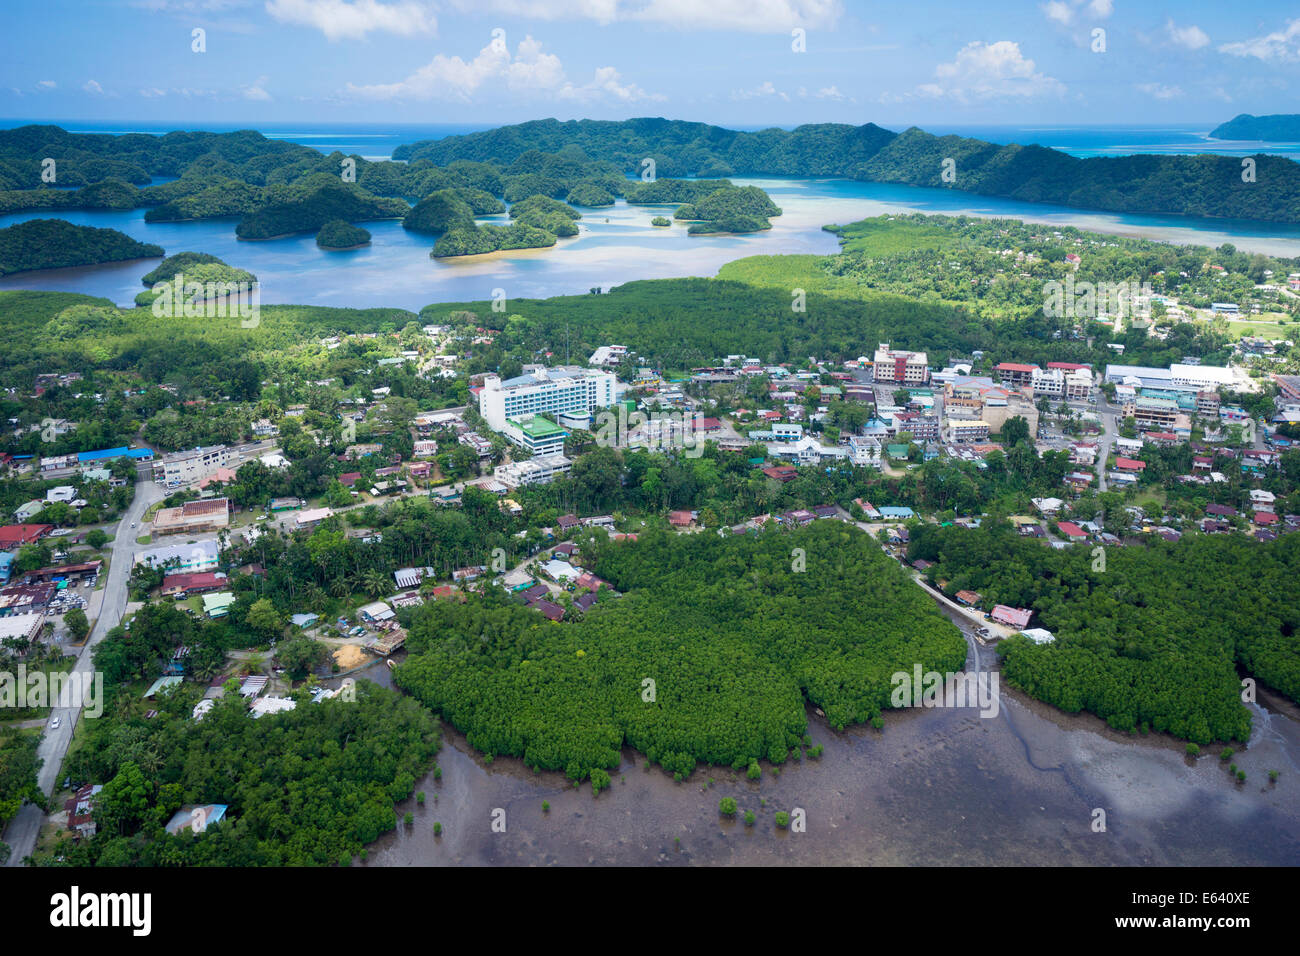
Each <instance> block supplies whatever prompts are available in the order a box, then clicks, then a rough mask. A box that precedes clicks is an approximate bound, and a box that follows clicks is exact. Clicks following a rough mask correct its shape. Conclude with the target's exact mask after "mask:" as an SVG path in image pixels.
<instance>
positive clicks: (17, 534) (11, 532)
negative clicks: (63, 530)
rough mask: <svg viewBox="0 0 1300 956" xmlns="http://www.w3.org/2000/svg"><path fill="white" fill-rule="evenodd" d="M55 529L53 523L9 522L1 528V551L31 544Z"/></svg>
mask: <svg viewBox="0 0 1300 956" xmlns="http://www.w3.org/2000/svg"><path fill="white" fill-rule="evenodd" d="M53 530H54V525H52V524H7V525H5V526H4V527H3V528H0V551H7V550H9V549H10V548H16V547H18V546H19V545H20V544H31V543H32V542H33V541H36V540H37V539H39V538H43V537H45V536H46V535H47V534H49V533H50V532H51V531H53Z"/></svg>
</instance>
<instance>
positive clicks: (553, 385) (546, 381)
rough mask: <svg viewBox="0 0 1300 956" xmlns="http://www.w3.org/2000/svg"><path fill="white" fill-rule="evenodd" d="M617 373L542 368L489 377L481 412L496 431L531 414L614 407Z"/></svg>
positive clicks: (580, 369)
mask: <svg viewBox="0 0 1300 956" xmlns="http://www.w3.org/2000/svg"><path fill="white" fill-rule="evenodd" d="M616 384H617V380H616V379H615V378H614V373H612V372H606V371H601V370H599V369H586V368H578V367H577V366H569V367H557V368H539V369H537V370H535V371H533V372H531V373H529V374H527V375H519V376H517V377H515V378H511V379H506V380H505V381H502V380H501V378H500V377H499V376H496V375H489V376H487V378H485V379H484V381H483V388H482V390H481V391H480V392H479V396H478V406H479V413H480V414H481V415H482V416H483V417H484V418H485V419H487V422H488V424H489V425H491V426H492V428H494V429H495V430H497V431H504V430H505V427H506V422H507V421H508V420H510V419H516V420H518V419H522V418H524V417H526V416H529V415H543V414H549V415H559V414H561V413H564V412H577V413H582V412H587V413H590V412H592V411H595V410H596V409H598V408H606V407H608V406H610V405H613V404H614V399H615V386H616Z"/></svg>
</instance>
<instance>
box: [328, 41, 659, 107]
mask: <svg viewBox="0 0 1300 956" xmlns="http://www.w3.org/2000/svg"><path fill="white" fill-rule="evenodd" d="M484 89H491V90H505V91H508V92H510V93H513V94H515V95H518V96H524V97H559V98H561V99H568V100H579V101H583V102H590V101H593V100H599V99H612V100H617V101H621V102H629V103H630V102H635V101H638V100H658V99H663V97H662V96H657V95H653V94H649V93H646V92H645V90H643V89H641V87H639V86H637V85H636V84H635V83H625V82H623V81H622V79H621V77H620V76H619V72H618V70H616V69H615V68H614V67H612V66H602V67H598V68H597V69H596V70H595V71H594V73H593V74H592V78H591V80H590V81H588V82H586V83H573V82H571V81H570V80H569V79H568V77H567V76H566V74H565V72H564V65H563V64H562V63H561V62H560V58H559V57H558V56H556V55H555V54H554V53H544V52H542V44H541V43H540V42H538V41H537V40H534V39H533V38H532V37H531V36H525V37H524V39H523V40H521V41H520V42H519V45H518V46H517V47H516V49H515V55H514V56H513V57H512V56H511V55H510V50H509V48H508V47H507V46H506V45H505V44H504V43H498V42H495V41H494V42H492V43H489V44H488V45H487V46H485V47H484V48H483V49H481V50H479V52H478V55H477V56H475V57H474V58H473V59H472V60H468V61H466V60H462V59H461V58H460V57H459V56H446V55H444V54H442V53H439V54H438V55H437V56H435V57H434V58H433V59H432V60H430V61H429V62H428V63H426V64H425V65H424V66H422V67H420V69H418V70H416V71H415V72H414V73H412V74H411V75H410V76H408V77H407V78H406V79H404V80H400V81H398V82H396V83H377V84H369V85H362V86H358V85H356V84H352V83H349V84H348V85H347V92H348V93H350V94H352V95H354V96H359V97H362V98H365V99H375V100H394V99H415V100H439V99H441V100H459V101H461V102H470V101H471V100H472V99H473V97H474V96H475V94H477V93H478V92H480V91H481V90H484Z"/></svg>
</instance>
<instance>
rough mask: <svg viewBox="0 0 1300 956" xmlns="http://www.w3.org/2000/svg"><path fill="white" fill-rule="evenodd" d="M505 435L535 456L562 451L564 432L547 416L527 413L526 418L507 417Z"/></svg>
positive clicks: (555, 453)
mask: <svg viewBox="0 0 1300 956" xmlns="http://www.w3.org/2000/svg"><path fill="white" fill-rule="evenodd" d="M505 436H506V437H507V438H508V439H510V441H512V442H514V443H515V444H516V445H518V446H519V447H520V448H524V449H527V450H528V451H530V452H532V453H533V455H535V456H542V455H559V454H562V453H563V452H564V439H566V438H568V437H569V433H568V432H566V431H565V430H564V429H563V428H561V427H560V426H559V425H557V424H555V422H553V421H551V420H550V419H549V418H543V417H542V416H540V415H529V416H528V417H526V418H519V419H514V418H511V419H507V420H506V427H505Z"/></svg>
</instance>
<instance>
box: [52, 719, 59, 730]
mask: <svg viewBox="0 0 1300 956" xmlns="http://www.w3.org/2000/svg"><path fill="white" fill-rule="evenodd" d="M58 729H59V718H57V717H55V718H54V719H53V720H51V721H50V730H58Z"/></svg>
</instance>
